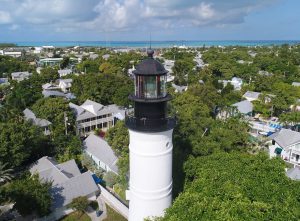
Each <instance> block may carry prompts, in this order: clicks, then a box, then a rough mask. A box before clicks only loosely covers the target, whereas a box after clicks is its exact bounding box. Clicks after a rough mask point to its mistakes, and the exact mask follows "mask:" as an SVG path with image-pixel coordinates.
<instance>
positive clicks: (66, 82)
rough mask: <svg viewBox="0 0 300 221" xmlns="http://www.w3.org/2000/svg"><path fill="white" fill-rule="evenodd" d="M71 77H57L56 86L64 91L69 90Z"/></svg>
mask: <svg viewBox="0 0 300 221" xmlns="http://www.w3.org/2000/svg"><path fill="white" fill-rule="evenodd" d="M72 82H73V79H59V83H58V87H59V88H60V89H61V90H62V91H63V92H64V93H67V92H70V89H71V87H72Z"/></svg>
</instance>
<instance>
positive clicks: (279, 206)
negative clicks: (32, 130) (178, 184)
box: [157, 153, 300, 221]
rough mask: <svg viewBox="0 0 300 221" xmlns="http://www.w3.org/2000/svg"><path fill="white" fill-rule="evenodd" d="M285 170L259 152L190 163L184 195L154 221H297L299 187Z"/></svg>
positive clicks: (299, 203) (196, 160) (186, 169)
mask: <svg viewBox="0 0 300 221" xmlns="http://www.w3.org/2000/svg"><path fill="white" fill-rule="evenodd" d="M284 168H285V164H284V162H283V161H282V160H281V159H278V158H274V159H269V157H268V156H267V155H265V154H262V153H261V154H258V155H250V154H246V153H243V154H241V153H231V154H228V153H219V154H213V155H211V156H207V157H198V158H190V159H189V160H188V162H187V163H186V165H185V172H186V184H185V190H184V192H183V193H182V194H181V195H180V196H179V197H178V198H177V199H176V200H175V202H174V203H173V205H172V207H170V208H169V209H167V211H166V214H165V216H164V217H163V218H159V219H157V220H160V221H175V220H176V221H177V220H245V221H247V220H249V221H251V220H298V219H299V218H300V212H299V209H298V208H299V206H300V202H299V200H298V198H299V196H300V188H299V187H300V183H299V182H295V181H292V180H290V179H289V178H288V177H287V176H286V175H285V170H284ZM283 186H288V188H282V187H283Z"/></svg>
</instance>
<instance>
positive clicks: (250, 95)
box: [243, 91, 261, 101]
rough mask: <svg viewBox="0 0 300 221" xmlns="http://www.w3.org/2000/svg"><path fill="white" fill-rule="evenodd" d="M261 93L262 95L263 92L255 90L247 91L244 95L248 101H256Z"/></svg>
mask: <svg viewBox="0 0 300 221" xmlns="http://www.w3.org/2000/svg"><path fill="white" fill-rule="evenodd" d="M259 95H261V93H259V92H255V91H247V92H246V93H245V94H244V95H243V97H244V98H246V99H247V100H248V101H255V100H258V99H259Z"/></svg>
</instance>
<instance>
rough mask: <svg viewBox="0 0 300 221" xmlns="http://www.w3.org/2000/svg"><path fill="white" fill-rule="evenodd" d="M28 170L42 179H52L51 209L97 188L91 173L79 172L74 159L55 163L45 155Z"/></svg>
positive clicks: (90, 192)
mask: <svg viewBox="0 0 300 221" xmlns="http://www.w3.org/2000/svg"><path fill="white" fill-rule="evenodd" d="M30 172H31V174H33V173H38V174H39V177H40V179H41V180H42V181H52V187H51V195H52V197H53V201H52V208H53V209H56V208H60V207H63V206H66V205H68V204H69V203H70V202H71V201H72V199H74V198H76V197H78V196H87V195H90V194H92V193H96V192H97V191H98V190H99V189H98V187H97V185H96V183H95V181H94V179H93V178H92V174H91V173H90V172H85V173H83V174H81V173H80V171H79V169H78V167H77V165H76V163H75V161H74V160H70V161H67V162H64V163H61V164H57V163H56V162H55V161H54V160H53V159H51V158H49V157H47V156H45V157H42V158H41V159H39V160H38V161H37V162H36V163H35V164H34V165H33V166H32V167H31V169H30Z"/></svg>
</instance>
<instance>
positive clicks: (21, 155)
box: [0, 122, 52, 168]
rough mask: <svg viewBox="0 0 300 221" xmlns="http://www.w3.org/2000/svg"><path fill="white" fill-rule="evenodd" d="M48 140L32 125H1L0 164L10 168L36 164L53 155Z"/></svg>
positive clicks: (14, 123) (12, 123)
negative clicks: (38, 160)
mask: <svg viewBox="0 0 300 221" xmlns="http://www.w3.org/2000/svg"><path fill="white" fill-rule="evenodd" d="M51 152H52V149H51V146H50V145H49V141H48V138H47V137H46V136H45V135H44V134H43V132H42V131H41V129H40V128H38V127H36V126H32V125H30V123H27V122H26V123H17V122H9V123H0V162H2V163H6V164H7V165H8V166H9V167H10V168H16V167H20V166H22V165H24V164H27V163H31V162H34V161H35V160H37V159H38V158H40V157H42V156H44V155H47V154H51Z"/></svg>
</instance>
